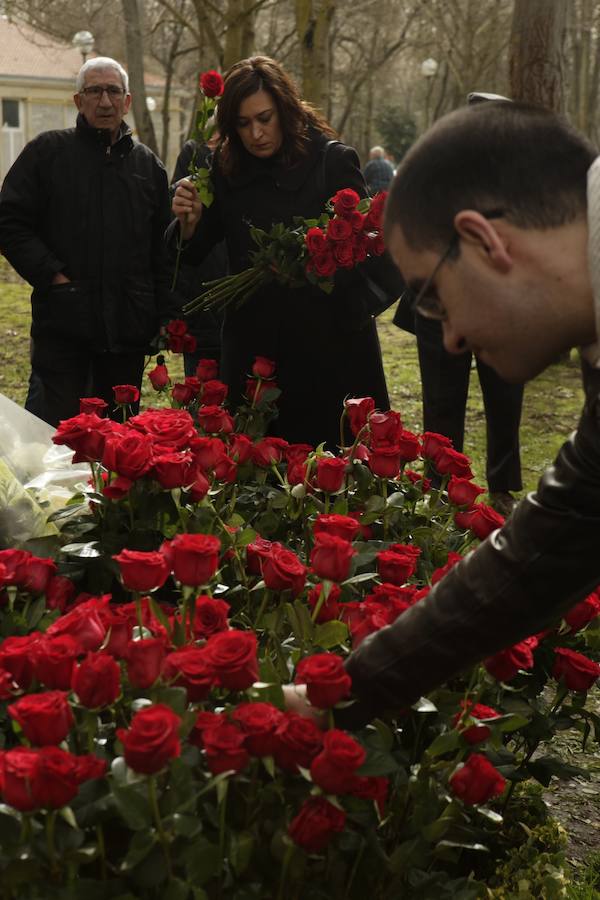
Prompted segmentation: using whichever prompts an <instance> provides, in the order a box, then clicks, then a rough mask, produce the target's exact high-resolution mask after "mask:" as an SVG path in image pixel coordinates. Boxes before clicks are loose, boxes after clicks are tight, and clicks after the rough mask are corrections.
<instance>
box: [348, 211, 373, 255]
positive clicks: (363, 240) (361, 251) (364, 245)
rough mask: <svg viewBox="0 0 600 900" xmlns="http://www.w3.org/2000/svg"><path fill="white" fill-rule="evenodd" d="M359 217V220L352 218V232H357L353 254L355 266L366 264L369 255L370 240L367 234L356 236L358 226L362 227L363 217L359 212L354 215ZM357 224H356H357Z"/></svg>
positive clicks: (353, 244) (353, 242) (353, 241)
mask: <svg viewBox="0 0 600 900" xmlns="http://www.w3.org/2000/svg"><path fill="white" fill-rule="evenodd" d="M354 215H355V216H358V218H357V219H354V218H352V220H351V221H352V230H353V231H354V232H355V233H354V236H353V240H352V252H353V255H354V264H355V265H356V263H360V262H364V261H365V259H366V258H367V256H368V254H369V238H368V236H367V235H366V234H364V233H360V234H356V225H358V224H360V227H362V224H363V217H362V215H361V214H360V213H359V212H356V213H354V214H353V216H354ZM355 223H356V224H355Z"/></svg>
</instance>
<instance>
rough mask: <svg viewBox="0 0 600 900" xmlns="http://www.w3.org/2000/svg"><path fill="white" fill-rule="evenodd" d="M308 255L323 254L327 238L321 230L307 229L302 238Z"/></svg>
mask: <svg viewBox="0 0 600 900" xmlns="http://www.w3.org/2000/svg"><path fill="white" fill-rule="evenodd" d="M304 242H305V244H306V248H307V250H308V252H309V253H311V254H314V253H324V252H325V249H326V248H327V238H326V236H325V232H324V231H323V229H322V228H315V227H313V228H309V229H308V231H307V232H306V236H305V238H304Z"/></svg>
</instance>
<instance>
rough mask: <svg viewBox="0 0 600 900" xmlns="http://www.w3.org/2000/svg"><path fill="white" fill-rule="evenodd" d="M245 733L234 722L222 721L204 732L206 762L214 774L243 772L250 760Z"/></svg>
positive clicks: (203, 741)
mask: <svg viewBox="0 0 600 900" xmlns="http://www.w3.org/2000/svg"><path fill="white" fill-rule="evenodd" d="M244 740H245V735H244V732H243V731H241V730H240V729H239V728H238V727H237V725H234V724H233V723H232V722H227V721H223V722H220V723H219V724H218V725H217V726H216V727H215V728H206V729H205V730H204V731H203V732H202V743H203V744H204V750H205V752H206V762H207V763H208V768H209V769H210V771H211V772H212V774H213V775H219V774H220V773H221V772H228V771H233V772H241V770H242V769H244V768H245V767H246V766H247V765H248V763H249V762H250V756H249V754H248V751H247V750H246V748H245V747H244Z"/></svg>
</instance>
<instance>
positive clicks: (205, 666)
mask: <svg viewBox="0 0 600 900" xmlns="http://www.w3.org/2000/svg"><path fill="white" fill-rule="evenodd" d="M163 678H164V679H165V681H171V682H173V683H174V684H176V685H178V686H180V687H184V688H185V689H186V691H187V696H188V701H189V702H190V703H199V702H200V701H202V700H204V699H206V697H207V696H208V694H209V693H210V690H211V688H212V686H213V684H214V683H215V672H214V669H213V667H212V665H211V663H210V662H209V660H208V659H207V656H206V653H205V652H204V647H193V646H192V647H182V648H181V650H175V651H174V652H173V653H169V655H168V656H167V657H166V658H165V661H164V664H163Z"/></svg>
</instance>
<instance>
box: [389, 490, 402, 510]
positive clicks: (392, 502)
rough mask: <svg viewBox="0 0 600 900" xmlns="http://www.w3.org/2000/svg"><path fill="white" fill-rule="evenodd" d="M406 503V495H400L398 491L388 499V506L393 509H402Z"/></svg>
mask: <svg viewBox="0 0 600 900" xmlns="http://www.w3.org/2000/svg"><path fill="white" fill-rule="evenodd" d="M405 501H406V497H405V495H404V494H402V493H400V492H399V491H396V493H394V494H390V496H389V497H388V498H387V503H386V506H387V507H392V508H393V509H400V508H401V507H402V506H404V503H405Z"/></svg>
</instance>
